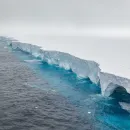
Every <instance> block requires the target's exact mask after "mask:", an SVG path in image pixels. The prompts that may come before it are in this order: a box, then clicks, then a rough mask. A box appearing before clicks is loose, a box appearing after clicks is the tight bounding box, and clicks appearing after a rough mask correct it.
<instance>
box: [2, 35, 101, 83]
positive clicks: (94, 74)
mask: <svg viewBox="0 0 130 130" xmlns="http://www.w3.org/2000/svg"><path fill="white" fill-rule="evenodd" d="M2 40H3V41H4V43H6V44H8V45H10V46H11V47H12V48H13V49H20V50H21V51H24V52H27V53H29V54H31V55H33V56H34V57H36V58H40V59H41V60H42V61H44V62H47V63H48V64H52V65H56V66H59V67H61V68H64V69H66V70H71V71H72V72H74V73H75V74H76V75H77V76H78V77H79V78H89V79H90V80H91V81H92V82H93V83H95V84H98V83H99V74H100V68H99V64H98V63H96V62H94V61H88V60H83V59H80V58H77V57H75V56H72V55H70V54H68V53H64V52H58V51H47V50H44V49H42V47H39V46H37V45H32V44H28V43H21V42H19V41H17V40H14V39H13V40H12V39H9V38H2V37H1V38H0V41H2Z"/></svg>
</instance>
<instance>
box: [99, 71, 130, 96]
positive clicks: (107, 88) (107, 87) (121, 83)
mask: <svg viewBox="0 0 130 130" xmlns="http://www.w3.org/2000/svg"><path fill="white" fill-rule="evenodd" d="M100 85H101V91H102V95H103V96H107V97H108V96H110V95H111V94H112V93H113V92H114V90H115V89H116V88H117V87H123V88H125V90H126V91H127V92H128V93H130V79H127V78H123V77H119V76H116V75H113V74H109V73H104V72H101V73H100Z"/></svg>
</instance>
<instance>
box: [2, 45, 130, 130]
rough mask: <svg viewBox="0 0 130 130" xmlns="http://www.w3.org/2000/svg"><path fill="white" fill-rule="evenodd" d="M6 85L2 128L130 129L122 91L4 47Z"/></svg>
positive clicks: (41, 129)
mask: <svg viewBox="0 0 130 130" xmlns="http://www.w3.org/2000/svg"><path fill="white" fill-rule="evenodd" d="M0 84H1V86H0V130H18V129H19V130H130V114H129V113H128V112H127V111H126V110H123V109H122V108H121V106H120V105H119V101H120V98H119V95H118V93H116V94H115V95H113V97H114V98H112V97H110V98H105V97H102V96H101V90H100V86H96V85H95V84H93V83H92V82H91V81H89V80H88V79H82V80H81V79H80V80H79V79H78V78H77V76H76V75H75V74H74V73H73V72H71V71H66V70H64V69H61V68H59V67H58V66H53V65H49V64H47V63H45V62H43V61H41V60H40V59H36V58H34V57H33V56H31V55H30V54H28V53H25V52H22V51H20V50H12V49H11V48H10V47H6V46H4V45H2V44H0ZM124 95H125V93H124ZM127 97H129V95H127Z"/></svg>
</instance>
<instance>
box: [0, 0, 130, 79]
mask: <svg viewBox="0 0 130 130" xmlns="http://www.w3.org/2000/svg"><path fill="white" fill-rule="evenodd" d="M129 5H130V1H129V0H0V35H4V36H10V37H14V38H16V39H18V40H20V41H23V42H29V43H32V44H36V45H40V46H42V47H43V48H44V49H47V50H58V51H63V52H68V53H70V54H73V55H75V56H77V57H80V58H83V59H86V60H94V61H96V62H98V63H99V64H100V68H101V69H102V71H105V72H110V73H113V74H116V75H119V76H123V77H127V78H130V59H129V56H130V51H129V48H130V8H129Z"/></svg>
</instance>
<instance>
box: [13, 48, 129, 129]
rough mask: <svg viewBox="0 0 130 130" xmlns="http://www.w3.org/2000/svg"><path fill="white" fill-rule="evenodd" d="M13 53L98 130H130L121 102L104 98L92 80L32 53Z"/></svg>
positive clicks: (126, 113) (126, 114)
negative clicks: (38, 57)
mask: <svg viewBox="0 0 130 130" xmlns="http://www.w3.org/2000/svg"><path fill="white" fill-rule="evenodd" d="M13 53H14V55H16V56H17V57H18V58H19V59H21V61H24V62H26V64H27V66H29V67H30V68H31V69H32V70H33V71H35V72H36V74H37V75H38V76H40V77H41V78H43V79H44V80H46V81H47V82H48V83H49V85H50V86H51V88H52V91H53V92H54V93H58V94H60V95H62V96H64V97H65V98H66V99H67V100H68V101H69V102H71V103H72V104H73V105H74V106H75V107H76V109H78V110H79V112H80V114H81V116H82V117H83V118H84V117H86V116H87V117H88V118H89V119H90V120H91V122H92V123H93V124H94V125H97V130H115V129H117V130H130V114H129V113H128V112H127V111H125V110H123V109H122V108H121V107H120V105H119V100H118V99H115V98H104V97H102V96H101V90H100V86H96V85H95V84H93V83H92V82H91V81H90V80H89V79H78V78H77V76H76V75H75V74H74V73H73V72H71V71H66V70H64V69H61V68H59V67H57V66H53V65H49V64H47V63H45V62H42V61H40V60H39V59H36V58H34V57H33V56H31V55H30V54H28V53H25V52H22V51H19V50H17V51H16V50H15V51H13ZM32 87H38V88H39V89H41V90H42V91H44V89H45V88H42V87H41V86H33V85H32ZM46 89H49V88H46Z"/></svg>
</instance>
